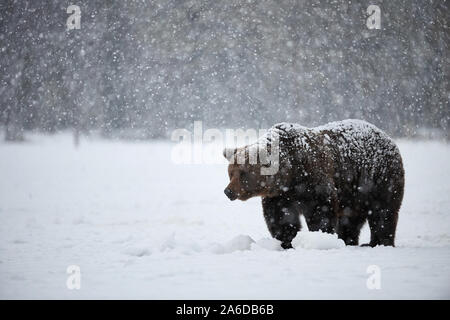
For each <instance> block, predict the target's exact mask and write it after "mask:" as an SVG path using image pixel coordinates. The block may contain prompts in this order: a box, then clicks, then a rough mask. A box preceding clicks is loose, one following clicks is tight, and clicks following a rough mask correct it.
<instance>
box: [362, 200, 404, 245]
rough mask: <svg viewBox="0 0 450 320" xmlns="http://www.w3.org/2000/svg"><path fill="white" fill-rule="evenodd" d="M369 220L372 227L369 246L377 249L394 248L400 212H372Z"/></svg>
mask: <svg viewBox="0 0 450 320" xmlns="http://www.w3.org/2000/svg"><path fill="white" fill-rule="evenodd" d="M367 220H368V221H369V227H370V243H369V244H367V245H368V246H371V247H375V246H377V245H383V246H393V247H394V240H395V230H396V228H397V220H398V210H397V211H392V210H390V209H377V210H372V212H370V214H369V216H368V218H367Z"/></svg>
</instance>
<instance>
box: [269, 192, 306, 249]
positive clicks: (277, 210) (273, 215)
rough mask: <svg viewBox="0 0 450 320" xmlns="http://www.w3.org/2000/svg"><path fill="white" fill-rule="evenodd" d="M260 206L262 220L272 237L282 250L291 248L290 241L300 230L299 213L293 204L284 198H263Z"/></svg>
mask: <svg viewBox="0 0 450 320" xmlns="http://www.w3.org/2000/svg"><path fill="white" fill-rule="evenodd" d="M262 206H263V212H264V219H265V220H266V224H267V227H268V228H269V231H270V234H271V235H272V237H274V238H275V239H277V240H280V241H281V247H282V248H283V249H290V248H292V244H291V242H292V239H294V238H295V236H296V235H297V232H298V231H300V229H301V224H300V212H299V211H298V209H297V208H296V206H295V202H293V201H292V200H290V199H289V198H286V197H273V198H268V197H264V198H263V199H262Z"/></svg>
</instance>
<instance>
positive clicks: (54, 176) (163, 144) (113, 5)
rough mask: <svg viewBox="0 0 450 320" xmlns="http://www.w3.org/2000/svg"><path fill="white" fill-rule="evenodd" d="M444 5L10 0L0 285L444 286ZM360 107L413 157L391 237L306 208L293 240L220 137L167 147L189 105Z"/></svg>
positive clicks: (250, 111)
mask: <svg viewBox="0 0 450 320" xmlns="http://www.w3.org/2000/svg"><path fill="white" fill-rule="evenodd" d="M448 21H450V8H449V1H446V0H433V1H421V0H413V1H407V0H400V1H381V0H375V1H369V0H363V1H349V0H337V1H329V2H328V1H327V2H325V1H301V0H277V1H275V0H267V1H257V0H247V1H240V0H232V1H211V0H152V1H115V2H112V1H106V0H105V1H87V0H79V1H78V0H77V1H73V2H68V1H50V0H48V1H47V0H44V1H31V0H22V1H18V0H4V1H1V3H0V299H99V298H105V299H449V298H450V212H449V210H450V198H449V196H448V195H449V194H450V184H449V181H450V170H449V164H450V145H449V141H450V128H449V122H450V104H449V97H450V93H449V92H450V90H449V67H448V66H449V65H450V61H449V60H450V55H449V52H450V50H449V48H448V46H449V43H450V36H449V35H450V34H449V32H448ZM348 118H352V119H360V120H365V121H368V122H370V123H372V124H374V125H376V126H377V127H378V128H380V129H381V130H383V131H385V132H386V133H387V134H388V135H389V136H390V137H392V139H393V140H394V141H395V142H396V143H397V144H398V147H399V149H400V153H401V155H402V157H403V162H404V167H405V177H406V183H405V196H404V200H403V204H402V207H401V209H400V213H399V221H398V227H397V234H396V247H383V246H377V247H375V248H368V247H359V246H345V245H344V243H343V242H342V240H340V239H338V238H337V237H336V236H335V235H332V234H325V233H320V232H309V231H308V229H307V225H306V223H305V221H304V220H302V222H303V223H302V225H303V229H302V231H301V232H300V233H299V234H298V235H297V237H296V238H295V239H294V240H293V242H292V245H293V247H294V249H290V250H282V249H281V247H280V243H279V242H278V241H277V240H274V239H273V238H272V237H271V236H270V234H269V231H268V229H267V226H266V225H265V222H264V218H263V214H262V207H261V200H260V199H259V198H253V199H250V200H248V201H245V202H237V201H234V202H231V201H229V200H228V199H227V197H226V196H225V194H224V192H223V190H224V188H225V187H226V185H227V184H228V182H229V178H228V175H227V163H226V161H225V159H223V157H222V150H221V146H220V141H214V142H213V143H212V146H213V147H212V148H210V147H211V145H208V144H206V143H205V144H204V146H203V147H204V151H205V150H206V149H207V150H208V151H205V152H209V153H211V151H212V150H213V151H214V150H216V151H217V152H212V154H211V156H212V158H214V159H215V158H217V161H212V162H214V163H207V161H199V162H197V163H190V164H187V163H179V162H178V161H175V159H174V150H175V148H176V146H177V142H176V141H171V140H172V139H171V137H173V136H174V132H179V131H177V130H184V131H183V132H187V131H189V132H191V133H192V132H194V129H195V123H201V125H202V126H203V130H207V129H213V130H216V131H218V132H222V133H225V131H226V130H227V129H233V130H236V129H243V130H248V129H250V130H256V131H258V130H260V129H268V128H269V127H271V126H272V125H274V124H275V123H278V122H291V123H298V124H299V125H301V126H305V127H315V126H318V125H325V124H326V123H328V122H330V121H338V120H344V119H348ZM214 146H217V148H216V147H214ZM197 151H198V150H197ZM194 162H195V161H194ZM302 219H303V218H302ZM369 237H370V232H369V228H368V226H367V225H366V226H364V227H363V230H362V233H361V237H360V241H359V242H360V243H367V242H368V241H369Z"/></svg>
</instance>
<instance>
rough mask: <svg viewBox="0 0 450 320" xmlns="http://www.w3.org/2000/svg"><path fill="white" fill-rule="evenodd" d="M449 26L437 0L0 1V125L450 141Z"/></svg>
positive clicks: (19, 133)
mask: <svg viewBox="0 0 450 320" xmlns="http://www.w3.org/2000/svg"><path fill="white" fill-rule="evenodd" d="M72 4H74V5H78V6H79V7H80V9H81V29H79V30H67V27H66V20H67V18H68V17H69V15H70V14H68V13H67V12H66V10H67V7H68V6H69V5H72ZM371 4H375V5H378V6H379V7H380V8H381V29H379V30H376V29H368V28H367V26H366V20H367V18H368V14H367V12H366V10H367V7H368V6H369V5H371ZM449 21H450V10H449V1H444V0H433V1H425V0H423V1H419V0H412V1H411V0H401V1H392V0H385V1H380V0H370V1H366V0H363V1H356V0H352V1H349V0H345V1H300V0H245V1H236V0H227V1H225V0H222V1H219V0H196V1H193V0H151V1H87V0H71V1H48V0H40V1H26V0H21V1H14V0H2V1H1V2H0V59H1V63H0V67H1V69H0V84H1V85H0V127H2V130H4V132H5V135H4V136H5V138H6V139H7V140H22V139H23V138H24V137H26V132H27V130H37V131H45V132H57V131H60V130H73V131H74V132H75V133H76V134H77V135H78V134H80V133H89V132H93V131H95V132H99V133H101V134H102V135H103V136H105V137H124V138H139V139H150V138H164V137H168V136H169V135H170V132H171V131H172V130H173V129H175V128H187V129H189V128H190V127H191V126H192V124H193V121H195V120H202V121H203V123H204V127H218V128H238V127H242V128H255V129H256V128H268V127H270V126H271V125H273V124H274V123H276V122H281V121H288V122H298V123H300V124H302V125H305V126H315V125H318V124H323V123H325V122H328V121H332V120H340V119H345V118H359V119H365V120H367V121H369V122H372V123H374V124H375V125H377V126H379V127H380V128H382V129H384V130H386V131H387V132H389V133H390V134H392V135H394V136H408V137H413V136H417V135H420V134H421V132H422V133H423V132H435V133H436V135H438V136H440V137H446V138H447V139H449V130H450V129H449V122H450V107H449V96H450V88H449V66H450V61H449V60H450V57H449V56H450V55H449V43H450V41H449V40H450V39H449V37H450V32H449V26H448V22H449Z"/></svg>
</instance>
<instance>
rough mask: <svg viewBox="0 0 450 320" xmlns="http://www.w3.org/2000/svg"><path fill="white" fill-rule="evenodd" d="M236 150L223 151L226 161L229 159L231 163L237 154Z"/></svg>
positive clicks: (226, 149) (227, 149)
mask: <svg viewBox="0 0 450 320" xmlns="http://www.w3.org/2000/svg"><path fill="white" fill-rule="evenodd" d="M236 150H237V149H236V148H225V149H223V156H224V157H225V159H227V160H228V161H231V159H232V158H233V157H234V155H235V154H236Z"/></svg>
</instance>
